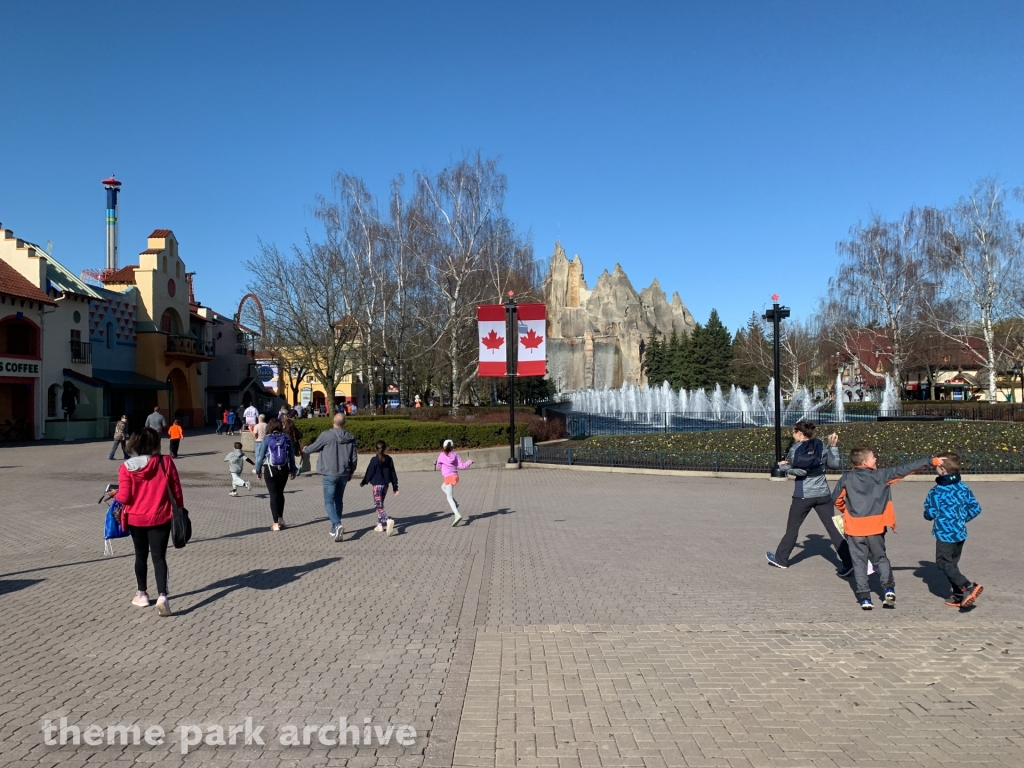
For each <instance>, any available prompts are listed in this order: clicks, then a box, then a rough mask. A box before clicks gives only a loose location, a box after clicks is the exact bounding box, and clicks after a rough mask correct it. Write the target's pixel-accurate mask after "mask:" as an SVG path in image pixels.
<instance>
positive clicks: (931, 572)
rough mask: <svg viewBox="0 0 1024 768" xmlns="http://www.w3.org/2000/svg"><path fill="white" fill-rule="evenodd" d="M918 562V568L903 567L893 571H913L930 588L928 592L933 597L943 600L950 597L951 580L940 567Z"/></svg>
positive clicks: (927, 561) (926, 561) (930, 563)
mask: <svg viewBox="0 0 1024 768" xmlns="http://www.w3.org/2000/svg"><path fill="white" fill-rule="evenodd" d="M917 562H918V566H917V567H916V568H915V567H913V566H903V567H901V568H893V570H894V571H911V572H913V574H914V575H915V576H917V578H919V579H920V580H921V581H923V582H924V583H925V584H926V585H927V586H928V590H929V591H930V592H931V593H932V594H933V595H935V596H936V597H943V598H945V597H949V592H950V586H949V579H947V578H946V575H945V574H944V573H943V572H942V571H940V570H939V567H938V566H937V565H935V563H933V562H931V561H930V560H918V561H917Z"/></svg>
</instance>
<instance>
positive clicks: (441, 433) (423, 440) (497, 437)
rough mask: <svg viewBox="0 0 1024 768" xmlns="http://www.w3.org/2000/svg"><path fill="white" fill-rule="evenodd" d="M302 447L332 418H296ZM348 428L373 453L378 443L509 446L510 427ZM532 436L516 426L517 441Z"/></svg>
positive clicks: (355, 422)
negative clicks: (450, 442) (380, 441)
mask: <svg viewBox="0 0 1024 768" xmlns="http://www.w3.org/2000/svg"><path fill="white" fill-rule="evenodd" d="M295 427H296V428H297V429H298V430H299V437H300V440H301V442H302V445H304V446H305V445H309V444H310V443H312V442H313V441H314V440H316V438H317V436H318V435H319V434H320V433H321V432H323V431H324V430H325V429H330V428H331V420H330V419H297V420H296V421H295ZM345 428H346V429H347V430H348V431H349V432H351V433H352V434H353V435H354V436H355V438H356V445H357V446H358V448H359V450H360V451H366V452H370V451H373V449H374V446H375V445H376V443H377V441H378V440H383V441H384V442H386V443H387V444H388V449H389V450H395V451H436V450H440V449H441V443H443V442H444V441H445V440H452V441H453V442H454V443H455V447H456V448H486V447H489V446H496V445H508V425H507V424H444V423H433V422H419V421H411V420H409V419H359V418H355V419H350V420H348V421H346V422H345ZM528 434H529V431H528V427H527V425H526V424H525V423H520V422H517V423H516V441H517V442H518V440H519V438H520V437H525V436H526V435H528Z"/></svg>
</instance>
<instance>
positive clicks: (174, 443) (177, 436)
mask: <svg viewBox="0 0 1024 768" xmlns="http://www.w3.org/2000/svg"><path fill="white" fill-rule="evenodd" d="M167 435H168V437H170V438H171V440H170V443H171V458H172V459H176V458H178V446H179V445H181V439H182V438H183V437H185V430H183V429H182V428H181V423H180V422H179V421H178V420H177V419H175V420H174V423H173V424H172V425H171V428H170V429H168V430H167Z"/></svg>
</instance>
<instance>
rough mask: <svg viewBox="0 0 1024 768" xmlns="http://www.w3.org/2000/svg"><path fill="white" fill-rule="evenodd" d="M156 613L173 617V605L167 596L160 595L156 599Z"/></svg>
mask: <svg viewBox="0 0 1024 768" xmlns="http://www.w3.org/2000/svg"><path fill="white" fill-rule="evenodd" d="M156 612H157V613H159V614H160V615H161V616H170V615H171V604H170V602H168V600H167V597H166V595H160V597H158V598H157V599H156Z"/></svg>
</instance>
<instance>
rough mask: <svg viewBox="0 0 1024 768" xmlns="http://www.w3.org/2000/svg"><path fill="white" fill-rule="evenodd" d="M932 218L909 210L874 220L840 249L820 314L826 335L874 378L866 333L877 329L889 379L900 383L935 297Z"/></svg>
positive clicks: (855, 231)
mask: <svg viewBox="0 0 1024 768" xmlns="http://www.w3.org/2000/svg"><path fill="white" fill-rule="evenodd" d="M928 223H929V216H927V215H926V214H925V213H924V212H922V211H920V210H918V209H916V208H911V209H910V210H909V211H908V212H907V213H906V214H904V215H903V216H902V217H901V218H900V219H899V221H894V222H890V221H884V220H883V219H882V218H881V217H880V216H878V215H875V216H873V217H872V219H871V221H870V222H869V223H868V224H867V225H866V226H865V225H863V224H857V225H856V226H855V227H853V228H851V230H850V239H849V240H845V241H842V242H840V243H838V244H837V246H836V250H837V251H838V253H839V257H840V259H841V262H840V265H839V270H838V272H837V274H836V276H835V277H834V278H832V279H831V280H830V281H829V287H828V293H827V295H826V298H825V299H824V301H823V302H822V306H821V308H820V311H819V315H818V317H819V320H820V322H821V324H822V330H823V333H824V334H825V335H826V336H827V337H828V338H829V339H830V340H831V341H832V342H833V343H834V344H835V345H836V346H837V347H838V348H839V349H840V350H841V351H842V352H843V353H845V355H846V356H847V358H849V359H850V360H852V361H854V363H855V364H856V365H858V366H859V367H861V368H862V369H864V370H865V371H867V372H868V373H870V374H871V375H873V376H878V377H880V376H882V375H883V374H884V372H883V371H880V370H873V369H872V368H871V367H870V366H869V365H867V364H866V361H865V360H864V357H863V349H862V334H863V331H864V329H866V328H874V329H877V330H879V331H881V333H882V334H883V335H884V337H885V339H886V341H887V343H888V347H889V361H890V364H891V371H890V373H891V375H892V378H893V379H894V380H896V381H897V382H902V380H903V377H904V369H905V368H906V364H907V356H908V353H909V350H908V340H909V338H910V337H911V335H912V334H913V333H914V331H915V329H916V328H917V326H918V325H919V323H920V322H921V315H922V310H923V308H924V307H925V306H926V305H927V304H928V302H929V301H930V299H931V298H932V295H933V294H934V290H935V284H934V281H933V279H932V276H931V274H930V273H929V269H928V266H929V265H928V259H927V258H926V254H927V244H928V234H929V228H928Z"/></svg>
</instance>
